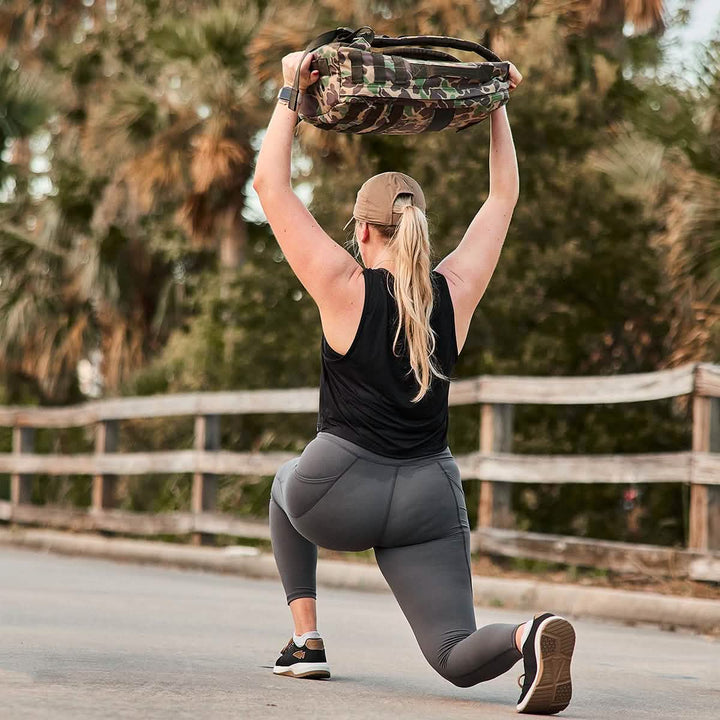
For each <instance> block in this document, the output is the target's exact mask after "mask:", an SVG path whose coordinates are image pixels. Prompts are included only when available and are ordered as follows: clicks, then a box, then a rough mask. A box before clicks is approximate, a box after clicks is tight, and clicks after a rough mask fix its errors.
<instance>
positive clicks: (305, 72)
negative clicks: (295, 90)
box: [282, 51, 320, 92]
mask: <svg viewBox="0 0 720 720" xmlns="http://www.w3.org/2000/svg"><path fill="white" fill-rule="evenodd" d="M302 56H303V54H302V52H301V51H299V52H292V53H289V54H288V55H286V56H285V57H284V58H283V59H282V70H283V81H284V83H285V85H293V84H294V83H295V73H296V72H297V67H298V63H299V62H300V59H301V58H302ZM313 57H314V56H313V54H312V53H308V54H307V55H306V56H305V59H304V60H303V63H302V65H301V66H300V92H305V90H307V88H308V87H310V85H312V84H313V83H314V82H315V81H316V80H317V79H318V78H319V77H320V73H319V72H318V71H317V70H313V71H312V72H310V63H311V62H312V59H313Z"/></svg>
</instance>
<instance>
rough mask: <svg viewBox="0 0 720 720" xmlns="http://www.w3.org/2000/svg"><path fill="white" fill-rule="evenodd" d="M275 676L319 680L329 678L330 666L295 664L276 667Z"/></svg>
mask: <svg viewBox="0 0 720 720" xmlns="http://www.w3.org/2000/svg"><path fill="white" fill-rule="evenodd" d="M273 673H275V675H287V676H288V677H296V678H307V679H309V680H313V679H315V680H321V679H323V678H329V677H330V666H329V665H328V664H327V663H295V664H294V665H276V666H275V667H274V668H273Z"/></svg>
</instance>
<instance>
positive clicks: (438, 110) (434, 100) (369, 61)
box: [298, 38, 510, 135]
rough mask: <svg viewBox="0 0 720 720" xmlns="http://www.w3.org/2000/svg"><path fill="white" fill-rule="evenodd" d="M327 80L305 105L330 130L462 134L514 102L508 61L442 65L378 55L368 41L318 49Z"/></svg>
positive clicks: (305, 114)
mask: <svg viewBox="0 0 720 720" xmlns="http://www.w3.org/2000/svg"><path fill="white" fill-rule="evenodd" d="M314 53H315V58H314V59H313V62H312V65H311V68H312V69H313V70H318V71H319V73H320V77H319V79H318V81H317V82H316V83H315V84H314V85H312V86H311V87H310V89H309V90H308V92H307V93H305V94H304V95H303V97H302V99H301V101H300V106H299V108H298V114H299V116H300V118H301V119H302V120H304V121H305V122H307V123H310V124H311V125H314V126H316V127H318V128H321V129H323V130H335V131H336V132H346V133H359V134H370V133H382V134H387V135H413V134H417V133H422V132H434V131H438V130H443V129H445V128H456V129H458V130H462V129H464V128H467V127H470V126H471V125H475V124H476V123H479V122H480V121H481V120H484V119H485V118H486V117H487V116H488V115H489V114H490V113H491V112H492V111H493V110H497V109H498V108H499V107H502V106H503V105H504V104H505V103H507V101H508V99H509V96H510V93H509V83H508V73H509V63H507V62H467V63H454V62H441V61H437V60H418V59H415V58H412V59H410V58H404V57H399V56H396V55H395V56H393V55H384V54H382V53H380V52H372V51H371V49H370V45H369V44H368V43H367V41H365V40H364V39H363V38H358V39H357V40H355V41H353V42H352V43H351V44H349V45H348V44H343V43H330V44H328V45H323V46H322V47H320V48H318V49H317V50H315V51H314Z"/></svg>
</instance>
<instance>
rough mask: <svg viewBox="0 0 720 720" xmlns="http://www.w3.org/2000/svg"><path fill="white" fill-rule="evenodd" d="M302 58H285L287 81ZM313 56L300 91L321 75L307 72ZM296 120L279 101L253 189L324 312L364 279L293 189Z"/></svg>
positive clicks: (300, 277) (290, 260) (287, 255)
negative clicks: (292, 175)
mask: <svg viewBox="0 0 720 720" xmlns="http://www.w3.org/2000/svg"><path fill="white" fill-rule="evenodd" d="M301 57H302V53H301V52H297V53H291V54H290V55H286V56H285V57H284V58H283V76H284V79H285V84H286V85H292V82H293V79H294V76H295V70H296V68H297V64H298V62H299V60H300V58H301ZM311 59H312V55H311V54H309V55H307V56H306V58H305V61H304V62H303V67H302V70H301V76H300V77H301V83H300V88H301V92H304V91H305V89H306V88H307V86H309V85H311V84H312V83H313V82H315V80H316V79H317V73H313V74H311V73H310V72H309V67H310V61H311ZM296 123H297V111H295V110H290V108H289V107H288V106H287V105H285V104H282V103H280V102H279V103H277V105H276V107H275V110H274V112H273V115H272V118H271V120H270V124H269V125H268V128H267V131H266V132H265V137H264V138H263V142H262V147H261V148H260V153H259V154H258V158H257V163H256V166H255V176H254V179H253V188H255V191H256V192H257V194H258V197H259V198H260V204H261V205H262V208H263V210H264V212H265V217H267V219H268V222H269V223H270V227H271V228H272V231H273V233H274V235H275V238H276V239H277V241H278V244H279V245H280V248H281V250H282V251H283V254H284V255H285V258H286V259H287V261H288V263H290V267H291V268H292V270H293V272H294V273H295V275H297V277H298V280H300V282H301V283H302V284H303V285H304V286H305V289H306V290H307V291H308V293H310V295H311V296H312V298H313V299H314V300H315V302H316V303H317V305H318V307H320V311H321V312H322V310H323V306H330V305H332V306H336V304H337V303H340V304H342V302H343V299H348V287H347V286H348V284H351V285H355V284H357V283H353V282H351V281H352V280H354V279H355V278H357V277H360V278H361V277H362V268H361V267H360V265H359V264H358V263H357V262H356V261H355V259H354V258H353V257H352V256H351V255H350V254H349V253H348V252H347V251H346V250H345V249H344V248H342V247H341V246H340V245H338V244H337V243H336V242H335V241H334V240H333V239H332V238H331V237H330V236H329V235H328V234H327V233H326V232H325V231H324V230H323V229H322V228H321V227H320V225H319V224H318V223H317V221H316V220H315V218H314V217H313V216H312V215H311V214H310V212H309V211H308V209H307V208H306V207H305V205H304V204H303V202H302V201H301V200H300V198H299V197H298V196H297V195H296V194H295V192H294V191H293V189H292V186H291V184H290V158H291V153H292V141H293V134H294V130H295V125H296ZM358 287H359V285H358ZM361 292H362V290H361ZM349 294H350V295H351V296H352V295H353V293H352V292H350V293H349ZM350 300H351V301H353V300H354V298H352V297H351V298H350Z"/></svg>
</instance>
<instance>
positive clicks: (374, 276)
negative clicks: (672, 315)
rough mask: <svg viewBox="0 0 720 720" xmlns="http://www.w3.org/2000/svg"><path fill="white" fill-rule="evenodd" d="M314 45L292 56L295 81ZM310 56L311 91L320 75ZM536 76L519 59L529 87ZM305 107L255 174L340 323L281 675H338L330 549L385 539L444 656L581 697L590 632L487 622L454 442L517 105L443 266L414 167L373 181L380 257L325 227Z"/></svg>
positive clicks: (280, 477) (291, 467) (293, 535)
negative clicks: (307, 190) (519, 674)
mask: <svg viewBox="0 0 720 720" xmlns="http://www.w3.org/2000/svg"><path fill="white" fill-rule="evenodd" d="M301 57H302V53H291V54H290V55H287V56H286V57H285V58H283V63H282V65H283V75H284V80H285V85H286V86H287V85H292V82H293V78H294V75H295V70H296V68H297V64H298V62H300V59H301ZM311 60H312V55H308V56H307V57H306V58H305V60H304V62H303V65H302V67H301V84H300V89H301V92H304V91H305V90H306V89H307V87H308V86H309V85H311V84H312V83H313V82H315V81H316V80H317V73H314V72H313V73H311V72H310V69H309V66H310V62H311ZM521 80H522V76H521V75H520V73H519V72H518V71H517V69H516V68H515V67H514V66H511V89H515V87H517V85H518V84H519V83H520V82H521ZM296 122H297V113H296V112H295V111H292V110H290V109H289V108H288V106H287V104H286V103H283V102H282V101H279V102H278V104H277V107H276V108H275V111H274V113H273V116H272V119H271V121H270V124H269V126H268V129H267V132H266V134H265V138H264V140H263V144H262V148H261V150H260V154H259V156H258V160H257V168H256V172H255V180H254V188H255V190H256V191H257V193H258V196H259V198H260V201H261V203H262V206H263V209H264V211H265V215H266V216H267V219H268V222H269V223H270V226H271V228H272V230H273V232H274V234H275V237H276V238H277V241H278V243H279V244H280V247H281V249H282V251H283V253H284V255H285V258H286V259H287V261H288V262H289V263H290V266H291V268H292V269H293V271H294V272H295V274H296V275H297V277H298V279H299V280H300V282H301V283H302V284H303V285H304V286H305V288H306V290H307V291H308V293H309V294H310V295H311V296H312V298H313V299H314V300H315V302H316V303H317V306H318V308H319V310H320V318H321V323H322V330H323V340H322V352H321V359H322V374H321V382H320V411H319V417H318V434H317V437H316V438H315V439H313V440H312V441H311V442H310V443H309V444H308V446H307V447H306V448H305V450H304V451H303V453H302V455H301V456H300V457H299V458H296V459H294V460H292V461H290V462H288V463H286V464H285V465H283V466H282V467H281V468H280V470H279V471H278V473H277V475H276V477H275V480H274V482H273V486H272V497H271V500H270V529H271V538H272V545H273V552H274V554H275V558H276V561H277V566H278V570H279V572H280V577H281V579H282V582H283V586H284V589H285V593H286V597H287V601H288V604H289V606H290V611H291V613H292V618H293V622H294V634H293V637H292V639H291V640H290V641H289V642H288V644H287V645H286V647H285V648H284V649H283V650H282V652H281V655H280V657H279V658H278V660H277V662H276V664H275V668H274V672H275V673H277V674H283V675H290V676H293V677H303V678H322V677H325V678H327V677H330V669H329V666H328V663H327V659H326V656H325V648H324V644H323V640H322V638H321V636H320V635H319V633H318V632H317V620H316V601H315V598H316V588H315V569H316V561H317V546H318V545H319V546H321V547H326V548H331V549H334V550H346V551H358V550H365V549H368V548H371V547H372V548H373V549H374V551H375V556H376V559H377V562H378V565H379V567H380V570H381V571H382V573H383V575H384V576H385V578H386V580H387V582H388V584H389V586H390V588H391V589H392V591H393V593H394V595H395V597H396V598H397V600H398V602H399V604H400V606H401V608H402V610H403V612H404V614H405V616H406V617H407V619H408V621H409V623H410V626H411V627H412V630H413V632H414V634H415V637H416V638H417V641H418V644H419V646H420V649H421V651H422V652H423V654H424V656H425V657H426V659H427V660H428V662H429V663H430V665H431V666H432V667H433V668H434V669H435V670H436V671H437V672H438V673H440V675H442V676H443V677H444V678H446V679H447V680H449V681H450V682H452V683H454V684H455V685H458V686H460V687H469V686H471V685H475V684H477V683H479V682H483V681H485V680H490V679H491V678H494V677H497V676H498V675H500V674H501V673H504V672H506V671H507V670H509V669H510V668H511V667H512V666H513V665H515V663H516V662H517V661H518V660H520V659H521V658H522V659H523V661H524V667H525V677H524V682H523V683H522V686H521V694H520V699H519V700H518V704H517V710H518V711H519V712H535V713H553V712H558V711H559V710H562V709H564V708H565V707H567V705H568V703H569V701H570V694H571V681H570V659H571V656H572V651H573V647H574V642H575V634H574V631H573V628H572V626H571V625H570V623H568V622H567V620H565V619H563V618H560V617H558V616H556V615H553V614H552V613H542V614H538V615H536V616H535V617H534V618H533V619H532V620H529V621H527V622H524V623H520V624H506V623H495V624H491V625H486V626H485V627H482V628H480V629H477V627H476V622H475V614H474V609H473V596H472V583H471V571H470V543H469V530H470V528H469V524H468V519H467V510H466V507H465V497H464V494H463V489H462V483H461V480H460V473H459V470H458V467H457V465H456V463H455V461H454V459H453V456H452V454H451V452H450V450H449V448H448V447H447V422H448V388H449V381H448V378H449V377H450V375H451V373H452V371H453V367H454V365H455V361H456V360H457V356H458V353H459V352H460V351H461V350H462V347H463V344H464V342H465V338H466V337H467V333H468V328H469V325H470V320H471V318H472V315H473V312H474V310H475V307H476V306H477V304H478V302H479V301H480V298H481V297H482V295H483V293H484V292H485V288H486V287H487V285H488V283H489V281H490V277H491V276H492V273H493V271H494V269H495V266H496V264H497V261H498V257H499V254H500V249H501V247H502V244H503V242H504V239H505V235H506V233H507V230H508V226H509V224H510V218H511V216H512V213H513V208H514V206H515V203H516V201H517V198H518V170H517V161H516V158H515V149H514V146H513V141H512V135H511V132H510V126H509V123H508V119H507V114H506V109H505V108H501V109H499V110H497V111H495V112H494V113H492V116H491V126H492V127H491V145H490V148H491V151H490V193H489V196H488V198H487V200H486V201H485V203H484V204H483V206H482V208H481V209H480V210H479V212H478V213H477V215H476V216H475V218H474V219H473V221H472V223H471V224H470V226H469V228H468V230H467V232H466V233H465V236H464V237H463V239H462V241H461V242H460V244H459V245H458V247H457V248H456V249H455V250H454V251H453V252H451V253H450V254H449V255H448V256H447V257H446V258H445V259H444V260H443V261H442V262H441V263H440V264H439V265H438V266H437V268H435V270H431V265H430V243H429V239H428V227H427V220H426V217H425V198H424V196H423V192H422V189H421V188H420V186H419V185H418V184H417V182H415V180H413V179H412V178H410V177H408V176H407V175H404V174H402V173H395V172H393V173H382V174H380V175H376V176H374V177H372V178H370V179H369V180H368V181H367V182H366V183H365V184H364V185H363V186H362V187H361V189H360V191H359V192H358V195H357V199H356V203H355V207H354V210H353V218H352V220H354V221H355V231H354V239H355V242H356V243H357V246H358V248H359V252H360V255H361V256H362V261H363V264H364V266H365V268H364V269H363V267H362V266H361V265H360V264H359V263H358V262H356V260H355V259H354V258H353V257H352V256H351V255H350V254H349V253H348V252H346V251H345V250H344V249H343V248H342V247H341V246H340V245H338V244H337V243H335V242H334V241H333V240H332V238H330V237H329V236H328V235H326V234H325V232H324V231H323V230H322V228H321V227H320V226H319V225H318V224H317V222H316V221H315V219H314V218H313V217H312V215H311V214H310V213H309V212H308V210H307V209H306V208H305V206H304V205H303V203H302V202H301V201H300V200H299V199H298V197H297V196H296V195H295V194H294V192H293V190H292V187H291V185H290V155H291V145H292V138H293V130H294V128H295V125H296Z"/></svg>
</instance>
